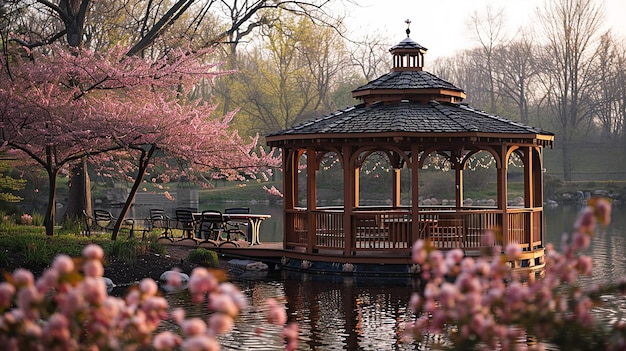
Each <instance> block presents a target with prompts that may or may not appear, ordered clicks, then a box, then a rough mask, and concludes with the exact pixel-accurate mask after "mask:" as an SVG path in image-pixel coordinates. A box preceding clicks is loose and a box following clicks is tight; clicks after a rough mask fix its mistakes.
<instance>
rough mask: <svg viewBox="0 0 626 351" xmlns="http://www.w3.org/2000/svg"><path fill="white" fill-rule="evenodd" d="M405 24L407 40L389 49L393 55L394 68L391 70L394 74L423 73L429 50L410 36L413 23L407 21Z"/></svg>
mask: <svg viewBox="0 0 626 351" xmlns="http://www.w3.org/2000/svg"><path fill="white" fill-rule="evenodd" d="M405 23H406V24H407V28H406V38H405V39H404V40H402V41H401V42H400V43H398V44H397V45H395V46H394V47H392V48H391V49H389V52H390V53H391V55H393V68H392V69H391V70H392V71H394V72H399V71H421V70H422V68H423V67H424V54H426V51H427V50H428V49H426V48H425V47H423V46H421V45H420V44H418V43H416V42H415V41H413V39H411V37H410V36H409V35H410V34H411V30H410V29H409V26H410V25H411V21H410V20H408V19H407V20H406V21H405Z"/></svg>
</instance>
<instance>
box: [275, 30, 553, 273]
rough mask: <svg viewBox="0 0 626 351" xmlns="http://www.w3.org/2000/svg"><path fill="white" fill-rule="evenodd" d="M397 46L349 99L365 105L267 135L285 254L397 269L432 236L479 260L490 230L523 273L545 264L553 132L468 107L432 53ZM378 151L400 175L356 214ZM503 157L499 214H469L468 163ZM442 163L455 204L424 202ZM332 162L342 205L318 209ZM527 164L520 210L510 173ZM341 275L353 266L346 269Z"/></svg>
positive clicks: (498, 162) (475, 209)
mask: <svg viewBox="0 0 626 351" xmlns="http://www.w3.org/2000/svg"><path fill="white" fill-rule="evenodd" d="M409 33H410V32H409V30H407V37H406V38H405V39H404V40H402V41H401V42H400V43H399V44H397V45H396V46H394V47H392V48H391V49H390V53H391V55H392V57H393V68H392V69H391V71H390V72H389V73H387V74H385V75H383V76H381V77H379V78H377V79H375V80H373V81H371V82H369V83H367V84H365V85H363V86H361V87H359V88H357V89H355V90H354V91H353V92H352V95H353V97H355V98H357V99H360V100H362V103H361V104H359V105H356V106H353V107H349V108H346V109H343V110H339V111H336V112H334V113H331V114H329V115H326V116H322V117H320V118H317V119H314V120H310V121H308V122H306V123H303V124H301V125H298V126H295V127H293V128H289V129H285V130H282V131H279V132H276V133H273V134H271V135H269V136H267V143H268V145H269V146H272V147H277V148H280V149H282V151H283V172H284V181H283V193H284V228H285V229H284V231H285V233H284V241H283V250H284V252H285V255H286V256H288V257H291V258H298V259H300V260H307V261H306V262H307V265H310V262H316V261H319V262H340V263H344V265H345V264H346V263H348V264H350V265H349V267H350V269H352V267H353V266H352V264H364V263H372V264H394V263H404V264H406V263H407V262H410V260H409V257H410V254H411V246H412V244H413V243H414V242H415V240H417V239H418V238H429V239H430V240H431V242H432V243H433V245H434V246H436V247H439V248H441V249H444V250H446V249H451V248H461V249H464V250H465V252H466V254H468V255H471V254H476V253H478V252H480V249H481V248H483V247H484V246H485V245H494V243H485V242H483V240H481V238H482V236H483V234H484V232H485V230H488V229H491V230H493V231H494V232H496V236H495V237H496V238H497V239H496V240H497V242H496V244H499V245H502V246H503V247H504V246H505V245H506V244H507V243H509V242H517V243H519V244H520V245H521V246H522V247H523V249H524V258H523V259H522V260H520V261H519V262H515V263H514V264H515V265H517V266H523V267H533V266H539V265H541V264H542V263H543V254H544V249H543V227H544V225H543V191H542V189H543V175H542V174H543V173H542V163H543V148H544V147H552V144H553V141H554V135H553V134H552V133H549V132H545V131H542V130H540V129H537V128H534V127H530V126H526V125H523V124H521V123H519V122H514V121H511V120H508V119H505V118H502V117H499V116H495V115H492V114H488V113H485V112H483V111H479V110H476V109H473V108H471V107H470V106H468V105H467V104H464V103H463V102H462V101H463V99H464V98H465V93H464V91H463V90H462V89H460V88H458V87H456V86H454V85H453V84H451V83H449V82H447V81H445V80H443V79H440V78H438V77H436V76H435V75H433V74H431V73H428V72H426V71H424V70H423V65H424V54H425V53H426V50H427V49H426V48H424V47H422V46H421V45H419V44H418V43H416V42H415V41H413V40H412V39H411V38H410V37H409ZM373 152H382V153H384V154H385V155H387V156H388V158H389V163H390V164H391V165H392V167H393V171H392V173H393V177H392V179H393V181H392V182H393V185H392V187H391V188H392V189H393V190H392V194H390V198H391V203H390V205H388V206H375V207H372V206H360V204H359V203H360V201H359V173H360V172H359V169H360V167H361V166H362V165H363V162H364V160H365V159H366V158H367V156H368V155H371V154H372V153H373ZM478 152H488V153H489V154H491V156H492V157H493V159H494V160H495V162H494V163H495V168H496V171H495V172H496V178H497V181H496V183H497V185H496V187H497V196H496V199H495V201H494V202H493V204H492V205H491V206H467V205H466V204H464V202H463V199H464V196H463V185H464V182H463V173H464V169H465V167H466V165H467V162H468V160H469V159H470V157H472V156H473V155H475V154H476V153H478ZM433 153H436V154H438V155H440V156H443V157H446V158H447V159H448V160H449V162H450V165H451V169H453V171H454V174H455V194H456V195H455V201H452V202H451V203H449V204H447V205H441V204H439V205H424V204H423V203H422V204H421V205H420V187H419V184H420V183H419V179H420V170H421V169H422V167H423V166H424V162H425V159H426V157H427V156H428V155H430V154H433ZM328 154H333V155H335V157H336V158H338V160H339V162H340V164H341V167H342V170H343V171H342V174H343V206H329V207H326V206H325V207H321V206H318V201H317V195H316V175H317V172H316V171H318V170H319V166H320V162H321V160H322V159H323V158H324V157H326V156H327V155H328ZM513 154H516V157H518V158H519V160H521V161H522V162H523V183H524V194H523V203H518V204H516V205H515V206H513V205H511V204H510V203H509V201H508V199H507V165H508V164H509V159H510V158H511V157H512V155H513ZM304 155H306V173H304V171H302V173H303V174H305V175H306V206H299V203H298V196H299V194H298V183H299V179H298V178H299V176H300V175H299V173H300V172H299V170H300V169H301V168H302V167H301V160H304ZM404 167H406V168H407V169H408V170H410V175H411V178H410V182H411V187H410V189H411V190H410V195H409V198H410V201H409V205H408V206H406V205H405V206H402V205H401V203H400V197H401V194H400V169H402V168H404ZM339 181H340V180H338V182H339ZM344 270H345V268H344Z"/></svg>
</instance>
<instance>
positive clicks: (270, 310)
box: [265, 298, 287, 325]
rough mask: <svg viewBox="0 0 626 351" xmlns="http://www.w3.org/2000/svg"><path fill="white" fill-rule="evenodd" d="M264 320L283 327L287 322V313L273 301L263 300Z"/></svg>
mask: <svg viewBox="0 0 626 351" xmlns="http://www.w3.org/2000/svg"><path fill="white" fill-rule="evenodd" d="M265 318H267V321H268V322H270V323H272V324H279V325H283V324H285V323H286V322H287V312H285V309H284V308H283V307H282V306H281V305H279V304H278V302H277V301H276V300H274V299H271V298H270V299H267V300H265Z"/></svg>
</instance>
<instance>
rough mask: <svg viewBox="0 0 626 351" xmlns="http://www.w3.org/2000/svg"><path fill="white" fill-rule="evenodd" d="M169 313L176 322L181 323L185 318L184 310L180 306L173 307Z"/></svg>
mask: <svg viewBox="0 0 626 351" xmlns="http://www.w3.org/2000/svg"><path fill="white" fill-rule="evenodd" d="M170 315H171V317H172V319H173V320H174V321H175V322H176V323H178V324H182V323H183V320H184V319H185V310H184V309H182V308H175V309H174V310H172V312H171V313H170Z"/></svg>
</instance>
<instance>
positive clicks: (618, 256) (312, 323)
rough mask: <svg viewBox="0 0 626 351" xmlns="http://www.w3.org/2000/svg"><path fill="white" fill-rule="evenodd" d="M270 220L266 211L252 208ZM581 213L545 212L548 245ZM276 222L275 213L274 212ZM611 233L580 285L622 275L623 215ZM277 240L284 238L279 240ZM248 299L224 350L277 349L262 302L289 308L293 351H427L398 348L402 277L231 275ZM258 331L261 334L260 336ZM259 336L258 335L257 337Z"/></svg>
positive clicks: (623, 307) (610, 306) (615, 308)
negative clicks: (295, 329) (295, 339)
mask: <svg viewBox="0 0 626 351" xmlns="http://www.w3.org/2000/svg"><path fill="white" fill-rule="evenodd" d="M252 210H253V212H255V211H256V210H258V211H262V212H264V213H268V211H270V212H271V211H273V209H272V208H271V207H269V206H263V207H262V208H259V209H256V208H253V209H252ZM579 211H580V208H579V207H575V206H572V207H556V208H547V209H545V217H546V226H547V241H548V242H552V243H555V244H556V245H557V246H558V245H559V243H560V240H561V234H562V233H563V232H568V233H569V232H570V231H571V228H572V226H573V223H574V221H575V219H576V216H577V214H578V212H579ZM272 214H273V216H274V213H272ZM280 216H282V215H281V211H280V209H279V210H278V213H277V214H276V216H274V217H273V218H272V220H271V222H270V220H268V221H267V223H264V224H263V227H262V240H265V241H278V240H280V238H278V240H271V238H272V237H271V234H270V233H272V232H273V231H274V230H278V228H280V232H278V233H282V220H280ZM612 218H613V222H612V224H611V226H609V227H607V228H605V229H602V230H600V231H599V232H598V233H597V234H596V236H595V237H594V238H593V239H592V243H591V247H590V248H589V251H590V254H591V255H592V256H593V260H594V266H593V276H592V277H590V278H588V279H586V281H585V282H584V283H585V284H592V283H606V282H611V281H615V280H616V279H617V278H619V277H621V276H624V275H626V255H625V254H624V248H625V247H626V208H614V209H613V216H612ZM281 237H282V235H281ZM231 278H232V279H233V282H234V283H235V284H237V285H238V286H239V287H240V288H241V289H242V291H243V292H245V294H246V295H247V296H248V297H249V301H250V307H249V309H248V310H246V311H244V312H243V313H242V315H241V316H240V318H239V319H238V320H237V322H236V324H235V327H234V330H233V331H232V332H231V333H229V334H227V335H225V336H223V337H221V339H220V341H221V343H222V345H223V349H225V350H229V349H232V350H282V349H284V346H283V344H282V340H281V339H280V337H279V333H280V330H279V329H278V328H276V327H274V326H272V325H269V324H267V323H266V322H264V316H263V312H262V304H263V301H264V300H265V299H267V298H270V297H271V298H275V299H277V300H279V301H281V302H283V303H284V304H285V305H286V306H287V309H288V315H289V319H290V320H292V321H296V322H298V324H299V325H300V343H299V348H298V350H377V351H378V350H428V347H427V346H426V345H423V344H419V343H416V342H413V343H402V342H400V338H401V335H400V326H401V324H402V323H403V322H404V321H408V320H411V319H412V318H413V316H412V315H411V313H410V311H408V308H407V306H408V301H409V299H410V296H411V294H412V293H413V292H414V291H416V290H417V289H418V288H419V282H418V281H416V280H412V279H406V278H394V279H385V278H380V277H341V276H323V275H310V274H305V273H296V272H289V271H277V272H275V273H269V274H268V273H244V274H241V275H232V277H231ZM168 299H169V301H170V304H171V305H173V306H183V307H185V309H186V310H187V313H188V315H189V316H199V317H201V316H204V315H206V313H207V311H206V309H205V308H203V307H196V306H194V305H192V304H191V303H190V301H189V297H188V294H185V293H181V294H170V295H168ZM624 313H626V300H625V299H624V298H611V297H609V298H608V301H607V306H606V307H605V308H604V309H603V310H602V311H601V315H602V318H605V319H606V320H610V319H612V318H623V316H624ZM258 328H260V329H258ZM259 330H262V331H263V333H262V334H259Z"/></svg>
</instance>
